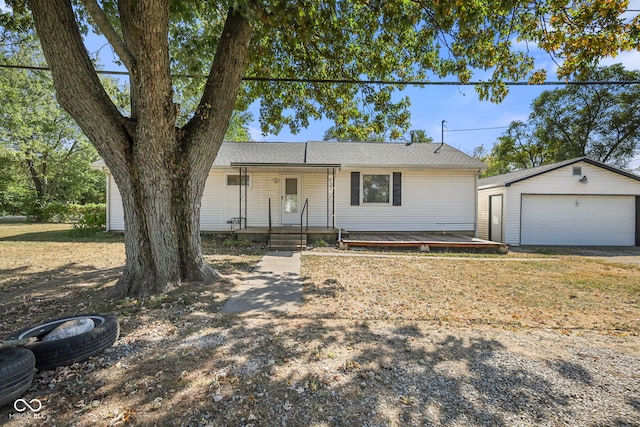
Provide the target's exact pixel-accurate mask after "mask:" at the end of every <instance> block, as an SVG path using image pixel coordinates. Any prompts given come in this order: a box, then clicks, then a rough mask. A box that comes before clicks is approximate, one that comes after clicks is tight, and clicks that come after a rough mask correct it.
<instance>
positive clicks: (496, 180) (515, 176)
mask: <svg viewBox="0 0 640 427" xmlns="http://www.w3.org/2000/svg"><path fill="white" fill-rule="evenodd" d="M578 162H585V163H589V164H591V165H594V166H598V167H601V168H603V169H606V170H608V171H611V172H614V173H617V174H620V175H623V176H626V177H627V178H631V179H635V180H637V181H640V176H638V175H635V174H633V173H631V172H628V171H625V170H623V169H619V168H616V167H613V166H610V165H607V164H605V163H602V162H599V161H597V160H593V159H590V158H588V157H577V158H575V159H570V160H564V161H562V162H558V163H553V164H550V165H543V166H538V167H535V168H529V169H521V170H518V171H515V172H510V173H505V174H502V175H495V176H490V177H488V178H482V179H479V180H478V188H479V189H485V188H491V187H509V186H511V185H512V184H515V183H517V182H520V181H524V180H526V179H529V178H533V177H535V176H538V175H542V174H543V173H546V172H550V171H553V170H556V169H560V168H562V167H565V166H569V165H572V164H574V163H578Z"/></svg>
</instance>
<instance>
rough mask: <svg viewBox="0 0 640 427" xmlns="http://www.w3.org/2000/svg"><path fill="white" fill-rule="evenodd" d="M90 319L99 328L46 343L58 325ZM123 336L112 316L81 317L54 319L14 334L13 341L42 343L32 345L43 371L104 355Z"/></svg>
mask: <svg viewBox="0 0 640 427" xmlns="http://www.w3.org/2000/svg"><path fill="white" fill-rule="evenodd" d="M81 317H89V318H91V320H93V323H94V324H95V327H94V328H93V329H92V330H90V331H88V332H85V333H83V334H79V335H75V336H72V337H69V338H63V339H59V340H55V341H48V342H42V341H40V340H42V338H43V337H44V336H45V335H47V334H48V333H49V332H51V331H52V330H53V329H55V328H56V327H57V326H59V325H61V324H62V323H64V322H67V321H69V320H74V319H77V318H81ZM119 335H120V325H119V324H118V319H116V317H115V316H112V315H110V314H81V315H77V316H71V317H64V318H62V319H56V320H51V321H48V322H45V323H42V324H39V325H36V326H31V327H29V328H25V329H22V330H19V331H17V332H14V333H13V334H11V336H10V338H9V339H26V338H31V337H36V338H38V341H36V342H34V343H31V344H28V345H27V346H26V348H28V349H29V350H31V351H32V352H33V354H34V355H35V357H36V368H38V369H39V370H48V369H55V368H56V367H58V366H66V365H71V364H73V363H75V362H81V361H83V360H86V359H88V358H89V357H91V356H93V355H95V354H98V353H101V352H102V351H104V350H105V349H107V348H109V347H111V346H112V345H113V343H114V342H116V340H117V339H118V336H119Z"/></svg>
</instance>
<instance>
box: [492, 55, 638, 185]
mask: <svg viewBox="0 0 640 427" xmlns="http://www.w3.org/2000/svg"><path fill="white" fill-rule="evenodd" d="M579 78H580V79H582V80H584V81H603V82H607V81H608V82H624V81H633V80H635V81H637V80H639V79H640V72H639V71H627V70H625V69H624V67H623V66H622V65H620V64H617V65H612V66H610V67H601V68H596V69H593V70H590V71H588V72H586V73H584V74H581V75H580V77H579ZM531 107H532V111H531V114H529V119H528V121H527V123H523V122H519V121H517V122H512V123H511V125H510V126H509V129H508V130H507V131H506V132H505V134H504V135H503V136H501V137H500V138H499V140H498V142H497V143H496V144H495V146H494V147H493V150H492V151H491V158H490V160H488V161H489V162H490V171H487V173H494V172H495V173H504V172H509V171H512V170H515V169H523V168H529V167H534V166H540V165H543V164H548V163H554V162H558V161H561V160H567V159H572V158H575V157H582V156H587V157H590V158H592V159H595V160H599V161H601V162H604V163H609V164H612V165H614V166H618V167H621V168H626V167H628V165H629V162H630V161H631V160H632V159H633V158H634V156H635V155H636V154H638V153H639V152H640V114H638V111H640V86H639V85H637V84H630V85H623V84H620V85H616V84H602V85H597V84H595V85H591V84H590V85H569V86H567V87H565V88H563V89H556V90H553V91H545V92H543V93H542V94H541V95H540V96H539V97H538V98H536V99H535V100H534V101H533V104H532V106H531Z"/></svg>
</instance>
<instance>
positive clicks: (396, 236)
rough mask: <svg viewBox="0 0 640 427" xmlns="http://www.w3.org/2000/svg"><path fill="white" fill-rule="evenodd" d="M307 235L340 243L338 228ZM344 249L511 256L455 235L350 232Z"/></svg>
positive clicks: (257, 236)
mask: <svg viewBox="0 0 640 427" xmlns="http://www.w3.org/2000/svg"><path fill="white" fill-rule="evenodd" d="M233 232H234V233H235V234H236V235H237V236H238V237H239V238H245V239H249V240H255V241H268V240H269V237H270V234H291V235H293V236H298V235H299V234H300V226H299V225H293V226H278V227H273V228H272V229H271V233H269V228H268V227H248V228H247V229H239V230H233ZM303 234H304V235H305V237H306V240H307V241H308V242H309V243H312V242H314V241H316V240H324V241H325V242H328V243H330V244H333V243H336V241H337V239H338V229H337V228H334V229H332V228H329V229H327V228H325V227H309V228H308V229H306V228H303ZM340 245H341V247H342V248H344V249H349V248H355V247H371V248H375V247H377V248H415V249H419V250H422V251H430V250H432V249H451V250H458V251H464V250H472V251H481V252H498V253H507V251H508V249H507V245H506V244H504V243H499V242H491V241H489V240H482V239H478V238H475V237H470V236H465V235H462V234H454V233H420V232H416V233H412V232H378V233H372V232H369V233H359V232H350V233H347V232H345V234H344V235H343V236H342V241H341V242H340Z"/></svg>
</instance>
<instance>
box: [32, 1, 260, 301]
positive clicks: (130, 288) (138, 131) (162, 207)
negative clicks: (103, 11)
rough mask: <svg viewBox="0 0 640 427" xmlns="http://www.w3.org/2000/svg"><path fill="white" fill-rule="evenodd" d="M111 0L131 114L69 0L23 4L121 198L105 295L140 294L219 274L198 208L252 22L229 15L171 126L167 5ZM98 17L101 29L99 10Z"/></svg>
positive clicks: (62, 95) (68, 104)
mask: <svg viewBox="0 0 640 427" xmlns="http://www.w3.org/2000/svg"><path fill="white" fill-rule="evenodd" d="M89 3H92V5H93V6H97V3H93V2H91V1H89ZM118 6H119V13H120V20H121V29H122V40H121V42H122V43H119V42H118V41H117V40H116V43H114V42H112V44H114V45H115V46H114V47H115V48H116V50H117V51H119V52H120V53H121V55H122V56H123V57H125V58H126V60H123V62H125V64H126V65H127V67H128V68H129V71H130V75H131V79H130V86H131V94H132V105H131V110H132V111H131V118H125V117H123V116H122V115H121V114H120V113H119V112H118V110H117V108H116V107H115V106H114V104H113V103H112V102H111V100H110V99H109V97H108V95H107V94H106V92H105V91H104V88H103V87H102V85H101V83H100V81H99V79H98V77H97V74H96V73H95V70H94V69H93V65H92V63H91V61H90V59H89V56H88V55H87V52H86V49H85V47H84V45H83V42H82V38H81V35H80V32H79V30H78V25H77V22H76V20H75V17H74V14H73V9H72V6H71V3H70V1H69V0H31V1H30V2H29V7H30V8H31V10H32V12H33V16H34V20H35V23H36V28H37V31H38V34H39V36H40V40H41V44H42V47H43V51H44V54H45V57H46V58H47V62H48V63H49V66H50V67H51V71H52V74H53V78H54V85H55V88H56V94H57V97H58V101H59V102H60V104H61V105H62V106H63V108H65V109H66V110H67V111H68V112H69V113H70V114H71V116H72V117H73V118H74V119H75V120H76V121H77V122H78V124H79V125H80V127H81V128H82V130H83V131H84V132H85V134H86V135H87V136H88V138H89V140H90V141H91V142H92V143H93V145H94V146H95V147H96V149H97V150H98V152H99V153H100V155H101V156H102V157H103V159H104V160H105V163H106V164H107V166H108V167H109V169H110V171H111V173H112V174H113V177H114V179H115V181H116V184H117V185H118V188H119V189H120V193H121V196H122V202H123V207H124V215H125V217H124V218H125V225H126V230H125V248H126V255H127V259H126V266H125V271H124V274H123V275H122V277H121V278H120V280H119V281H118V283H117V284H116V286H115V287H114V289H113V292H112V294H113V295H115V296H147V295H151V294H156V293H161V292H165V291H167V290H169V289H171V288H173V287H175V286H178V285H180V283H181V282H182V281H183V280H188V281H209V280H212V279H215V278H216V277H217V274H216V273H215V271H214V270H213V269H212V268H211V267H210V266H209V265H208V264H207V263H206V262H205V260H204V258H203V256H202V249H201V240H200V204H201V200H202V194H203V192H204V185H205V181H206V178H207V176H208V173H209V169H210V167H211V164H212V162H213V160H214V159H215V156H216V154H217V152H218V149H219V147H220V144H221V143H222V140H223V137H224V134H225V132H226V129H227V126H228V123H229V120H230V117H231V113H232V111H233V106H234V105H235V100H236V96H237V93H238V91H239V88H240V84H241V81H242V74H243V72H244V69H245V61H246V57H247V51H248V45H249V41H250V39H251V26H250V24H249V22H248V20H247V18H246V17H244V16H242V15H241V14H240V13H239V12H234V11H230V12H229V15H228V17H227V21H226V24H225V28H224V30H223V36H222V37H221V38H220V41H219V43H218V47H217V50H216V55H215V58H214V60H213V63H212V66H211V71H210V76H209V78H208V80H207V84H206V85H205V92H204V94H203V96H202V99H201V101H200V106H199V107H198V110H197V113H196V114H195V116H194V117H193V118H192V119H191V121H190V122H189V123H188V124H187V125H186V126H185V127H184V128H182V129H176V128H175V117H176V111H175V107H174V104H173V92H172V80H171V75H170V67H169V47H168V29H169V4H168V1H166V0H165V1H161V0H138V1H135V2H128V1H125V0H122V1H120V2H119V3H118ZM95 20H96V22H99V23H100V22H102V23H103V25H108V21H105V20H101V17H100V16H97V17H96V19H95ZM103 32H104V33H105V34H109V37H111V38H112V39H113V38H115V37H118V34H117V32H115V31H103ZM110 41H111V40H110Z"/></svg>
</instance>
